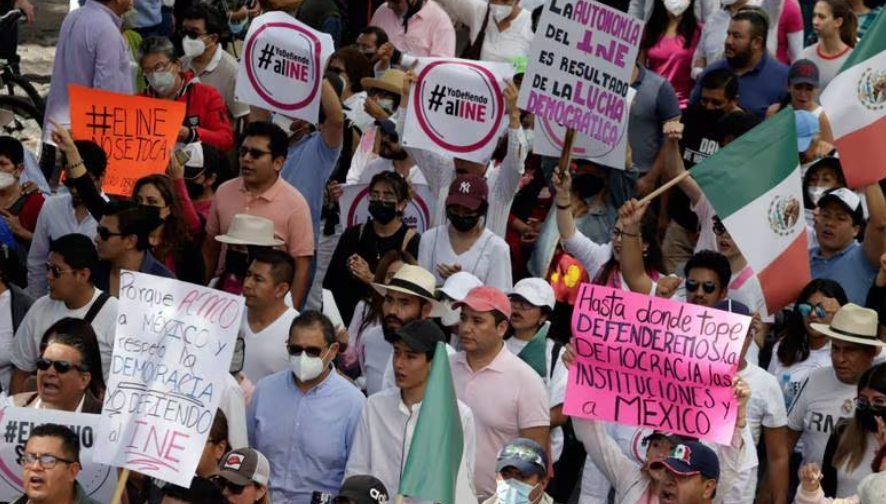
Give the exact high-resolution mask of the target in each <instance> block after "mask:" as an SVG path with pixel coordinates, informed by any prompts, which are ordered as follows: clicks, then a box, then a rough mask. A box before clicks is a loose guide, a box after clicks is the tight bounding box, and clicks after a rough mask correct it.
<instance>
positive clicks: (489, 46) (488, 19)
mask: <svg viewBox="0 0 886 504" xmlns="http://www.w3.org/2000/svg"><path fill="white" fill-rule="evenodd" d="M440 5H442V6H443V7H444V8H446V9H448V10H449V11H450V12H451V13H452V14H453V18H454V20H455V21H456V22H460V23H463V24H464V25H465V26H467V27H468V28H469V29H470V40H471V44H470V45H469V46H468V47H467V48H466V49H465V51H464V52H463V53H462V55H461V57H462V58H466V59H476V60H482V61H501V62H505V63H510V62H512V61H514V59H515V58H520V57H526V56H528V55H529V46H530V44H532V39H533V37H534V36H535V33H534V32H533V31H532V12H531V11H529V10H526V9H523V8H521V7H522V5H521V4H520V2H519V1H518V0H488V1H487V0H440ZM481 34H482V37H481Z"/></svg>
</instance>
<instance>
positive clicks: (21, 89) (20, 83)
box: [0, 72, 46, 115]
mask: <svg viewBox="0 0 886 504" xmlns="http://www.w3.org/2000/svg"><path fill="white" fill-rule="evenodd" d="M0 82H3V86H4V87H5V88H6V94H8V95H9V96H14V97H18V98H26V99H28V100H30V101H31V104H32V105H34V108H36V109H37V110H38V111H39V112H40V115H43V113H44V112H45V111H46V102H45V100H43V97H42V96H40V93H38V92H37V89H35V88H34V85H33V84H31V82H30V81H29V80H28V79H27V77H23V76H21V75H15V74H14V73H12V72H5V73H4V75H3V76H2V77H0Z"/></svg>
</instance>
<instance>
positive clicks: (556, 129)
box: [532, 88, 637, 170]
mask: <svg viewBox="0 0 886 504" xmlns="http://www.w3.org/2000/svg"><path fill="white" fill-rule="evenodd" d="M636 94H637V91H636V90H635V89H634V88H628V94H627V97H626V101H627V103H628V109H627V110H625V115H626V116H627V115H629V114H630V105H631V104H632V103H633V101H634V96H636ZM534 138H535V139H534V141H533V143H532V152H534V153H536V154H538V155H540V156H551V157H557V156H559V155H560V153H562V152H563V141H564V139H565V138H566V126H563V125H561V124H557V123H555V122H553V121H551V120H549V119H547V118H544V117H537V118H536V119H535V137H534ZM627 148H628V128H623V129H622V130H621V134H620V136H619V137H618V143H616V144H615V147H610V146H608V145H606V144H605V143H603V142H601V141H599V140H595V139H593V138H590V137H587V136H585V135H582V134H576V135H575V143H574V144H573V146H572V157H573V158H577V159H586V160H588V161H593V162H594V163H597V164H599V165H602V166H606V167H609V168H614V169H616V170H624V169H625V152H626V151H627Z"/></svg>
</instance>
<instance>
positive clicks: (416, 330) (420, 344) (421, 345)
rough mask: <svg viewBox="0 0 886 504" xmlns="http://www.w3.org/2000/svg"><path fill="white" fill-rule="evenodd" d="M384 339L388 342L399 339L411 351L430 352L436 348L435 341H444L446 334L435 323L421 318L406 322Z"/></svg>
mask: <svg viewBox="0 0 886 504" xmlns="http://www.w3.org/2000/svg"><path fill="white" fill-rule="evenodd" d="M385 339H386V340H387V341H388V342H390V343H393V342H395V341H397V340H398V339H401V340H403V343H405V344H406V346H407V347H409V349H410V350H412V351H413V352H431V351H433V350H434V349H435V348H437V343H439V342H441V341H442V342H445V341H446V335H444V334H443V331H441V330H440V328H439V327H438V326H437V324H435V323H433V322H431V321H430V320H424V319H421V320H413V321H411V322H407V323H406V324H404V325H403V327H401V328H400V329H399V330H398V331H396V332H395V333H394V334H391V335H390V336H385Z"/></svg>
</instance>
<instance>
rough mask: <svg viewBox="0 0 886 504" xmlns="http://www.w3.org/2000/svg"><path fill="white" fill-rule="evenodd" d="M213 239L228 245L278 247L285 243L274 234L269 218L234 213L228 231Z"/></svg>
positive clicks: (272, 224)
mask: <svg viewBox="0 0 886 504" xmlns="http://www.w3.org/2000/svg"><path fill="white" fill-rule="evenodd" d="M215 239H216V241H220V242H222V243H226V244H228V245H258V246H260V247H279V246H280V245H283V244H284V243H285V242H284V241H283V240H278V239H277V238H276V237H275V236H274V223H273V222H272V221H271V220H270V219H265V218H264V217H258V216H255V215H248V214H237V215H235V216H234V218H233V220H231V226H230V227H229V228H228V232H227V233H225V234H223V235H218V236H216V237H215Z"/></svg>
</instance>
